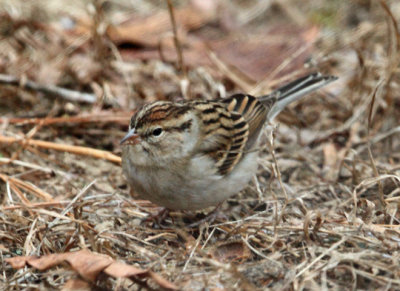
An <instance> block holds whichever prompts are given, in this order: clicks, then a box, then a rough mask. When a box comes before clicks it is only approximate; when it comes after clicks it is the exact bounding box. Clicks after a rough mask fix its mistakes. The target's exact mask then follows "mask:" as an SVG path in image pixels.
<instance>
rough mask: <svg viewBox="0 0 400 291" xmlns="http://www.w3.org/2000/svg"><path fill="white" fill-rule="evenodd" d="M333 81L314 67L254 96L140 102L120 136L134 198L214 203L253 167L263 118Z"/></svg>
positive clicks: (168, 203) (181, 205)
mask: <svg viewBox="0 0 400 291" xmlns="http://www.w3.org/2000/svg"><path fill="white" fill-rule="evenodd" d="M334 80H336V77H333V76H323V75H321V74H319V73H314V74H311V75H307V76H305V77H302V78H299V79H297V80H295V81H293V82H291V83H289V84H287V85H285V86H283V87H281V88H279V89H278V90H276V91H273V92H272V93H271V94H269V95H266V96H262V97H259V98H256V97H253V96H250V95H245V94H236V95H233V96H231V97H228V98H225V99H217V100H213V101H210V100H188V101H182V102H167V101H157V102H154V103H151V104H147V105H144V106H143V107H142V108H141V109H140V110H139V111H137V113H136V114H135V115H134V116H133V117H132V119H131V122H130V126H129V132H128V134H127V135H126V136H125V137H124V138H123V139H122V140H121V145H123V148H122V166H123V170H124V174H125V176H126V177H127V179H128V182H129V184H130V185H131V187H133V189H134V191H135V192H137V193H138V194H139V196H140V198H143V199H146V200H150V201H151V202H154V203H156V204H158V205H160V206H164V207H166V208H168V209H175V210H197V209H202V208H206V207H209V206H215V205H217V204H219V203H221V202H222V201H224V200H225V199H227V198H228V197H230V196H232V195H234V194H236V193H238V192H239V191H240V190H242V189H243V188H244V187H245V186H246V185H247V184H248V182H249V181H250V179H251V178H252V176H253V175H254V174H255V173H256V171H257V155H258V152H257V146H258V145H257V144H258V140H259V136H260V135H261V134H260V133H261V130H262V129H263V127H264V125H265V124H267V123H268V122H271V121H272V120H273V119H274V118H275V116H276V115H278V114H279V113H280V112H281V111H282V110H283V109H284V108H285V107H286V105H288V104H289V103H291V102H293V101H295V100H297V99H299V98H300V97H302V96H303V95H305V94H307V93H309V92H312V91H314V90H317V89H318V88H321V87H322V86H325V85H327V84H328V83H330V82H332V81H334Z"/></svg>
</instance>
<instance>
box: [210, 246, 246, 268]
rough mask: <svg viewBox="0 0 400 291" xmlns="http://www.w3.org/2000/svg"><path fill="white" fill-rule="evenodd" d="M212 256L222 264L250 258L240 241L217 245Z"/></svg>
mask: <svg viewBox="0 0 400 291" xmlns="http://www.w3.org/2000/svg"><path fill="white" fill-rule="evenodd" d="M212 256H213V257H214V258H215V259H216V260H218V261H220V262H223V263H227V262H232V261H235V262H240V261H245V260H247V259H248V258H250V256H251V252H250V250H249V248H248V247H247V246H246V245H245V244H244V243H243V242H241V241H238V242H229V243H224V244H221V245H219V246H218V247H216V248H215V249H214V251H213V252H212Z"/></svg>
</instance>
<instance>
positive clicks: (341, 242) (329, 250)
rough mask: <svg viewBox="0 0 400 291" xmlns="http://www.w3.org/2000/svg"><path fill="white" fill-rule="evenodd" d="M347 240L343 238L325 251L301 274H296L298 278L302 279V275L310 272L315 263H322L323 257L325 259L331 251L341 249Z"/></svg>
mask: <svg viewBox="0 0 400 291" xmlns="http://www.w3.org/2000/svg"><path fill="white" fill-rule="evenodd" d="M346 240H347V237H343V238H342V239H341V240H340V241H338V242H337V243H334V244H333V245H332V246H331V247H330V248H329V249H327V250H325V251H324V252H323V253H322V254H320V255H319V256H318V257H317V258H315V260H314V261H312V262H311V263H310V264H308V265H307V267H305V268H304V269H303V270H301V271H300V272H298V273H297V274H296V278H298V277H300V276H301V275H302V274H304V272H306V271H307V270H309V269H310V268H311V267H312V266H314V265H315V263H317V262H318V261H320V260H321V259H322V258H323V257H325V256H326V255H328V254H329V253H330V252H331V251H333V250H334V249H336V248H337V247H339V246H340V245H341V244H343V243H344V242H345V241H346Z"/></svg>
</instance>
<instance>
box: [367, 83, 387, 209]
mask: <svg viewBox="0 0 400 291" xmlns="http://www.w3.org/2000/svg"><path fill="white" fill-rule="evenodd" d="M383 82H384V79H382V80H381V81H380V82H379V83H378V84H377V85H376V88H375V89H374V92H373V94H372V98H371V103H370V108H369V113H368V125H367V137H368V141H367V148H368V156H369V160H370V161H371V167H372V170H373V171H374V175H375V177H379V171H378V169H377V167H376V164H375V160H374V157H373V155H372V150H371V141H370V130H371V123H372V113H373V108H374V104H375V99H376V94H377V92H378V89H379V88H380V87H381V85H382V83H383ZM378 189H379V197H378V198H379V201H380V202H381V206H382V208H383V211H384V213H385V214H386V202H385V197H384V194H383V185H382V183H381V181H378Z"/></svg>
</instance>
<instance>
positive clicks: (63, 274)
mask: <svg viewBox="0 0 400 291" xmlns="http://www.w3.org/2000/svg"><path fill="white" fill-rule="evenodd" d="M216 2H217V1H211V0H209V1H191V2H186V1H183V0H182V1H173V4H174V7H175V8H174V14H175V17H176V22H177V31H178V35H179V39H180V46H181V49H182V50H183V61H177V60H179V55H178V57H177V54H176V48H175V44H174V41H173V35H172V28H171V25H170V18H169V16H170V15H169V14H168V9H167V5H166V2H165V1H161V0H160V1H155V0H153V1H92V2H91V1H16V0H9V1H5V0H2V1H0V74H1V75H0V83H1V84H0V116H1V118H0V181H1V182H0V198H1V206H0V260H1V263H0V267H1V272H0V289H5V290H36V289H40V290H45V289H49V290H53V289H59V288H63V286H64V288H65V290H67V289H70V290H71V289H76V288H77V287H76V286H78V285H79V284H81V285H80V286H82V288H89V287H90V286H91V287H92V288H95V287H96V288H103V289H104V290H107V289H114V290H137V289H139V288H141V287H140V286H142V287H144V288H148V289H156V290H158V289H159V288H175V287H176V288H179V289H184V290H200V289H202V288H204V287H209V288H210V290H239V289H240V290H254V289H266V288H270V289H273V290H304V289H306V290H309V289H317V290H327V289H334V290H338V289H344V290H365V289H371V290H399V289H400V268H399V264H400V253H399V250H400V230H399V225H400V223H399V219H400V213H399V209H398V208H399V205H400V204H399V200H400V198H399V197H400V196H399V183H400V172H399V171H400V167H399V160H400V155H399V153H400V139H399V132H400V126H399V122H398V120H400V97H399V94H400V71H399V62H400V50H399V48H400V35H399V25H400V24H399V23H400V2H399V1H398V0H387V1H385V0H382V1H378V0H353V1H347V0H335V1H330V0H317V1H311V0H307V1H295V0H288V1H261V0H260V1H256V0H252V1H221V3H219V4H218V5H217V4H216ZM300 3H301V4H300ZM315 70H320V71H322V72H325V73H329V74H334V75H337V76H339V77H340V79H339V80H338V81H337V82H335V83H334V84H332V85H330V86H329V87H328V88H326V89H324V90H321V91H320V92H318V93H316V94H313V96H309V97H307V98H304V99H303V100H301V101H300V102H298V103H297V104H294V105H293V106H291V107H290V108H289V109H287V110H285V111H284V112H283V113H282V114H281V116H280V117H279V120H278V124H279V126H278V127H277V129H276V130H275V131H274V137H275V138H274V144H273V147H271V146H270V147H268V146H267V142H266V143H265V144H266V146H265V147H263V148H262V149H260V151H261V154H260V158H259V165H260V166H259V172H258V175H257V177H256V178H255V179H254V181H253V182H252V183H251V184H250V185H249V187H248V188H247V189H246V190H245V191H243V192H241V193H240V194H238V195H237V196H235V197H233V198H232V199H229V200H228V201H227V202H225V203H224V204H223V206H222V209H221V211H220V215H219V216H218V217H217V218H216V220H215V221H214V222H213V223H211V224H209V223H203V224H201V225H200V226H199V227H194V228H189V227H187V225H188V224H189V223H191V222H194V221H197V220H199V219H201V218H202V217H204V215H205V214H206V213H207V211H204V212H198V213H186V212H184V213H182V212H172V213H171V214H170V216H168V217H167V218H166V219H165V221H164V222H163V224H162V226H160V225H158V224H157V223H155V222H153V221H145V220H144V219H145V218H146V217H147V216H148V215H149V214H152V213H155V212H157V210H158V208H157V206H155V205H152V204H150V203H149V202H147V201H141V200H135V199H133V198H132V197H131V196H130V195H129V189H128V186H127V184H126V181H125V179H124V178H123V175H122V170H121V167H120V165H119V161H120V159H119V157H118V156H119V155H120V151H121V150H120V147H119V140H120V139H121V137H123V135H124V133H125V132H126V130H127V125H128V121H129V117H130V115H131V114H132V112H133V111H134V110H135V109H136V108H138V106H140V105H141V104H143V103H145V102H151V101H154V100H157V99H169V100H177V99H179V98H216V97H218V96H225V95H228V94H230V93H233V92H238V91H246V92H251V93H252V94H262V93H267V92H268V91H269V90H270V89H271V88H275V87H276V86H277V85H278V84H279V83H282V82H285V81H286V80H288V79H293V78H294V77H295V76H298V75H301V74H304V73H306V72H309V71H315ZM63 89H68V90H67V91H65V90H63ZM271 149H273V152H274V155H271ZM78 250H89V251H91V252H85V253H84V255H82V256H79V255H78V256H77V255H75V254H74V253H73V252H76V251H78ZM50 254H58V255H57V257H49V255H50ZM78 254H81V253H78ZM98 254H102V255H101V256H99V255H98ZM104 255H106V256H104ZM18 256H40V257H41V260H42V261H39V262H38V260H37V259H36V258H35V257H28V258H23V259H21V260H22V262H21V260H20V261H18V263H19V267H21V268H20V269H16V268H12V266H11V264H10V261H9V260H7V259H8V258H11V257H18ZM49 260H53V261H52V263H53V265H52V264H49ZM56 261H57V262H56ZM64 261H65V262H68V263H62V262H64ZM111 263H113V264H114V263H115V264H114V265H113V266H115V265H118V266H119V268H117V267H115V268H114V269H112V270H111V269H110V264H111ZM120 263H124V264H126V265H121V264H120ZM46 264H47V265H46ZM44 265H46V266H45V267H44ZM127 265H129V266H130V267H127ZM89 266H90V268H92V267H93V268H95V269H96V270H95V271H93V270H92V269H90V272H89V270H88V269H89ZM14 267H17V266H15V261H14ZM149 270H151V271H149ZM92 271H93V272H92ZM88 272H89V274H88ZM168 282H171V283H173V284H171V283H168ZM74 284H75V285H74ZM73 286H75V287H73ZM174 286H175V287H174Z"/></svg>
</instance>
